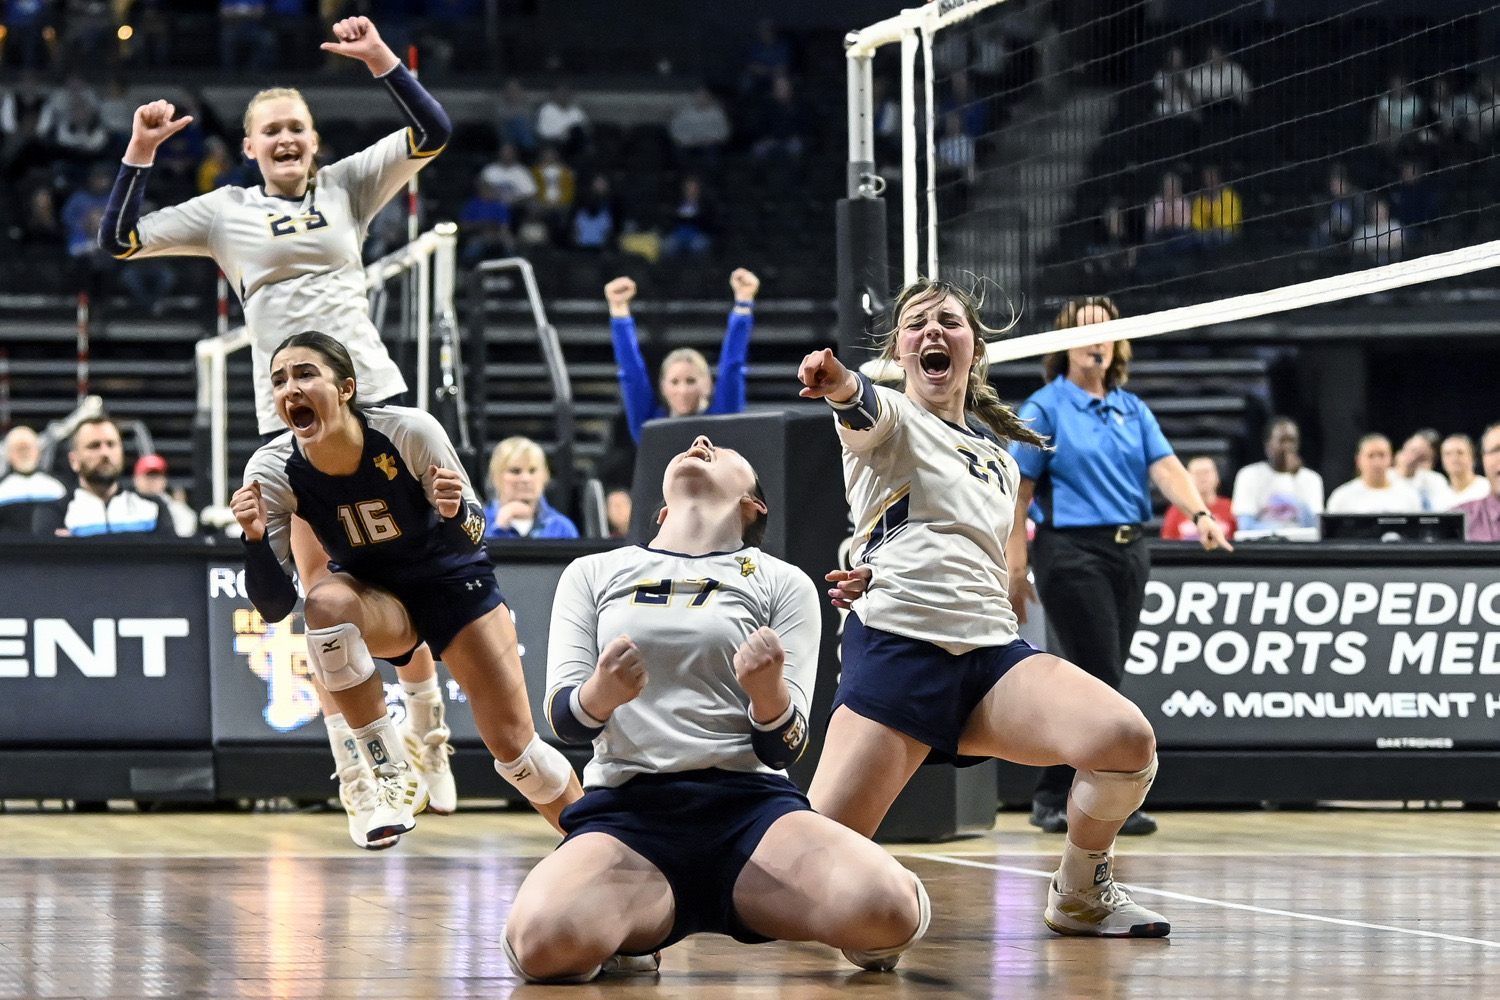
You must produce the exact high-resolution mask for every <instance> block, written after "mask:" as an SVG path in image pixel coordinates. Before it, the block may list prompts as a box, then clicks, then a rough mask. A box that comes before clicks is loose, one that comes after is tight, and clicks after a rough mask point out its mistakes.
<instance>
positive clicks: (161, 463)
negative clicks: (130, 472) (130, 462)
mask: <svg viewBox="0 0 1500 1000" xmlns="http://www.w3.org/2000/svg"><path fill="white" fill-rule="evenodd" d="M166 471H167V460H166V459H165V458H162V457H161V456H160V455H142V456H141V457H140V458H138V459H136V460H135V474H136V475H137V476H139V475H140V474H141V473H143V472H160V473H162V474H164V475H165V474H166Z"/></svg>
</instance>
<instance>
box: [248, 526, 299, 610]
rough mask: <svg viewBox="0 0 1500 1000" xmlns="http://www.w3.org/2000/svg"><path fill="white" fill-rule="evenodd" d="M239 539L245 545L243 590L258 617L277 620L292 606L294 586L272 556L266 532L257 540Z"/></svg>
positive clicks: (278, 562)
mask: <svg viewBox="0 0 1500 1000" xmlns="http://www.w3.org/2000/svg"><path fill="white" fill-rule="evenodd" d="M240 540H241V541H242V542H244V544H245V593H246V594H247V595H248V596H249V598H250V603H251V604H254V605H255V610H256V611H259V612H260V616H261V617H262V618H264V619H265V620H266V621H268V622H279V621H281V620H282V619H283V618H285V617H286V616H287V615H289V614H291V613H292V608H293V607H295V606H296V604H297V587H296V586H295V585H294V584H293V583H292V578H291V577H289V576H287V574H286V570H285V569H284V568H282V565H281V562H280V561H279V560H278V559H277V558H276V553H275V551H274V549H273V548H272V545H271V533H270V532H269V531H268V532H266V535H265V537H264V538H262V539H261V540H260V541H258V542H252V541H250V540H248V539H246V538H245V536H244V535H241V536H240Z"/></svg>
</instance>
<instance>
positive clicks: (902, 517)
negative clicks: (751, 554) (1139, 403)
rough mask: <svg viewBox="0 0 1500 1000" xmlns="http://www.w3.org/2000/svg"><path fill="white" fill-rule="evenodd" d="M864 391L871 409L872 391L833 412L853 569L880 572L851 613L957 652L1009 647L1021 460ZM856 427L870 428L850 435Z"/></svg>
mask: <svg viewBox="0 0 1500 1000" xmlns="http://www.w3.org/2000/svg"><path fill="white" fill-rule="evenodd" d="M861 383H862V385H864V387H865V389H866V390H869V389H873V390H874V395H873V400H874V405H873V407H871V406H870V400H871V397H870V396H869V394H868V392H865V393H861V395H860V396H856V397H855V398H854V399H853V400H851V401H850V403H848V404H846V405H844V406H838V405H835V413H836V414H837V415H838V417H839V424H838V433H839V439H840V440H841V441H842V442H843V444H844V484H845V496H846V497H847V498H848V500H849V508H850V510H851V511H852V512H853V513H854V523H855V532H856V534H855V538H854V561H855V563H856V565H858V564H867V565H869V566H870V567H871V569H872V570H873V571H874V576H873V578H872V579H871V581H870V587H869V589H868V590H867V591H865V593H864V596H862V597H860V598H859V600H857V601H855V602H854V605H853V611H854V613H855V614H857V615H859V620H860V621H861V622H863V623H864V624H866V625H868V626H870V627H871V628H878V629H881V630H882V631H885V632H893V633H895V634H897V635H904V636H908V637H910V638H913V639H923V640H926V641H927V642H931V643H933V644H935V645H937V646H940V647H941V648H943V649H945V650H947V651H948V652H950V653H965V652H968V651H969V650H971V649H975V648H977V647H979V646H1002V645H1004V644H1006V643H1008V642H1011V641H1012V640H1014V639H1015V638H1016V616H1015V612H1014V611H1012V610H1011V606H1010V597H1009V592H1010V591H1009V577H1008V574H1007V572H1006V568H1005V541H1006V539H1007V538H1008V537H1010V529H1011V524H1012V522H1013V521H1014V520H1015V507H1016V487H1017V483H1018V482H1019V480H1020V471H1019V470H1018V469H1017V467H1016V462H1015V459H1013V458H1011V457H1010V455H1009V453H1007V452H1006V450H1005V449H1004V448H1003V447H1001V445H1000V444H999V443H998V442H996V441H995V440H993V439H991V438H989V437H985V436H984V435H981V434H979V433H977V432H975V431H972V430H969V429H968V428H966V427H959V426H958V425H957V424H951V423H949V422H948V421H946V420H944V419H942V418H941V417H939V416H937V415H936V414H933V413H930V412H928V411H927V410H925V409H923V408H922V407H921V406H918V405H917V404H916V403H914V402H912V401H911V400H910V399H907V398H906V396H904V395H902V394H901V393H899V392H895V391H893V390H891V389H887V388H885V387H884V386H872V385H869V384H868V383H866V382H865V380H864V379H863V376H862V377H861ZM871 409H873V411H874V412H870V411H871ZM872 424H873V425H872ZM861 425H863V426H866V427H867V428H868V429H866V430H856V429H854V428H855V427H858V426H861Z"/></svg>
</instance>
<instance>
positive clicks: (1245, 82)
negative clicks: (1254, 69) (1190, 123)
mask: <svg viewBox="0 0 1500 1000" xmlns="http://www.w3.org/2000/svg"><path fill="white" fill-rule="evenodd" d="M1187 76H1188V87H1189V89H1190V90H1191V91H1192V95H1193V103H1194V104H1196V105H1197V106H1198V107H1200V108H1202V109H1203V110H1204V112H1205V113H1206V114H1222V115H1232V116H1234V117H1235V119H1236V120H1237V119H1238V115H1239V113H1240V111H1242V110H1243V109H1244V108H1246V107H1248V106H1249V104H1250V90H1251V86H1250V76H1249V74H1247V73H1246V72H1245V68H1244V67H1243V66H1241V65H1240V64H1239V63H1237V62H1235V61H1234V60H1233V59H1230V58H1229V57H1228V56H1227V55H1225V53H1224V46H1223V45H1220V44H1218V43H1214V44H1212V45H1210V46H1209V47H1208V58H1206V59H1205V60H1204V61H1203V62H1201V63H1199V64H1198V65H1197V66H1194V67H1193V68H1192V69H1191V70H1189V71H1188V75H1187Z"/></svg>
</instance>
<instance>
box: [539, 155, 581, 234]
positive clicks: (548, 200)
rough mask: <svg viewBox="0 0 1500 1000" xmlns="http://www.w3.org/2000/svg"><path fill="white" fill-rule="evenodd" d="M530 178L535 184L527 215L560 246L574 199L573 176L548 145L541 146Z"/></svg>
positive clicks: (574, 183)
mask: <svg viewBox="0 0 1500 1000" xmlns="http://www.w3.org/2000/svg"><path fill="white" fill-rule="evenodd" d="M531 177H532V180H534V181H535V182H536V198H535V199H534V200H533V202H532V207H533V209H534V211H533V212H532V213H530V214H531V215H532V216H534V217H535V218H537V219H538V220H539V221H540V222H541V223H542V224H543V225H545V226H546V228H547V232H548V234H549V237H550V238H551V239H552V241H553V242H557V243H560V242H561V236H562V234H563V231H564V229H565V227H566V225H567V222H568V218H569V216H570V215H571V214H572V211H573V199H574V198H575V197H576V196H577V191H576V185H577V183H578V181H577V175H576V174H574V173H573V168H572V167H570V166H568V165H567V164H566V163H564V162H563V160H562V157H561V156H560V155H558V151H557V147H556V146H553V145H552V144H550V143H549V144H547V145H546V146H543V147H542V154H541V156H540V157H539V158H538V159H537V161H536V166H534V167H532V168H531Z"/></svg>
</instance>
